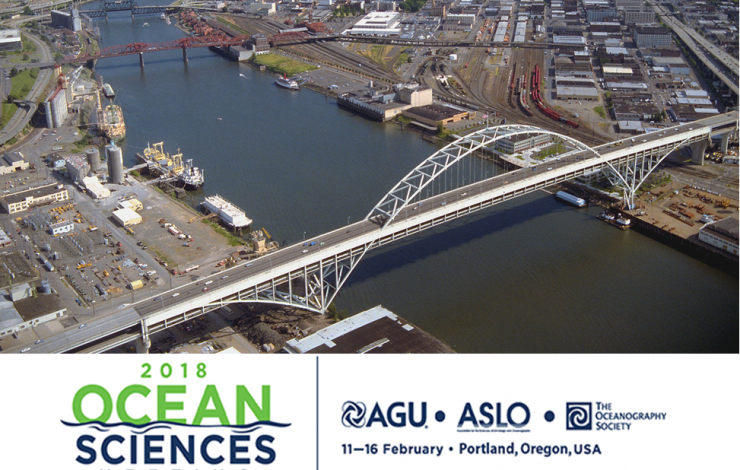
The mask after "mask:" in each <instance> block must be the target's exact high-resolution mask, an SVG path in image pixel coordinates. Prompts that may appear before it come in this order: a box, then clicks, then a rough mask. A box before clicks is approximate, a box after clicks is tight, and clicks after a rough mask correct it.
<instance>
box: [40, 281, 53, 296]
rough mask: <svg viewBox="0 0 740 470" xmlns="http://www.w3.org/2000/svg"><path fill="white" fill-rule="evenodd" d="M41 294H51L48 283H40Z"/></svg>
mask: <svg viewBox="0 0 740 470" xmlns="http://www.w3.org/2000/svg"><path fill="white" fill-rule="evenodd" d="M41 293H42V294H47V295H48V294H51V286H50V285H49V281H46V280H44V281H41Z"/></svg>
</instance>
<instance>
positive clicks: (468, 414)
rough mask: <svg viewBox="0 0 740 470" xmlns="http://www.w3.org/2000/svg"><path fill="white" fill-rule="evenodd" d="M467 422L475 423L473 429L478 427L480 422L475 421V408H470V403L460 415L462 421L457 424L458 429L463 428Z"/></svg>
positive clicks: (466, 404)
mask: <svg viewBox="0 0 740 470" xmlns="http://www.w3.org/2000/svg"><path fill="white" fill-rule="evenodd" d="M466 421H469V422H471V423H473V427H476V428H477V427H478V420H477V419H475V413H473V407H472V406H470V403H465V408H464V409H463V412H462V414H461V415H460V421H458V422H457V427H458V428H459V427H462V425H463V423H465V422H466Z"/></svg>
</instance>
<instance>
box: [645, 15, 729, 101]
mask: <svg viewBox="0 0 740 470" xmlns="http://www.w3.org/2000/svg"><path fill="white" fill-rule="evenodd" d="M648 3H650V4H651V6H652V7H653V9H654V10H655V12H656V14H657V16H658V18H659V19H660V20H662V21H663V22H664V23H665V24H666V25H668V27H670V28H671V29H672V30H673V32H674V33H676V35H678V36H679V37H680V38H681V40H682V41H683V42H684V43H685V44H686V46H687V47H689V48H690V49H691V50H692V51H694V53H695V54H696V56H697V57H699V59H700V60H701V61H702V62H704V64H705V65H706V66H707V68H709V69H710V70H711V71H712V73H714V75H715V76H716V77H717V78H719V79H720V80H721V81H722V82H724V83H725V85H727V86H728V87H729V88H730V90H732V91H733V93H735V95H738V85H737V79H738V76H737V74H738V59H737V57H733V56H732V55H731V54H729V53H728V52H727V51H725V50H724V49H722V48H721V47H719V46H718V45H717V44H714V43H712V42H711V41H709V40H708V39H706V38H705V37H703V36H702V35H701V34H699V33H698V32H696V31H695V30H694V29H693V28H692V27H690V26H688V25H686V24H685V23H683V22H682V21H680V20H679V19H678V18H676V17H675V15H673V14H671V13H670V12H668V11H667V10H666V9H665V8H663V7H662V6H660V5H658V4H657V3H655V2H652V3H651V2H648ZM710 55H711V56H712V57H713V58H714V59H716V60H717V62H718V63H719V64H721V65H722V66H724V69H722V68H720V67H718V66H717V64H716V63H715V62H714V61H713V60H712V57H709V56H710Z"/></svg>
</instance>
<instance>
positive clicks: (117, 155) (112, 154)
mask: <svg viewBox="0 0 740 470" xmlns="http://www.w3.org/2000/svg"><path fill="white" fill-rule="evenodd" d="M105 158H106V160H108V180H109V181H110V182H111V183H113V184H121V183H123V176H124V175H123V152H121V148H120V147H116V144H113V143H112V144H110V145H107V146H106V147H105Z"/></svg>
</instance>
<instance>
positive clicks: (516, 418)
mask: <svg viewBox="0 0 740 470" xmlns="http://www.w3.org/2000/svg"><path fill="white" fill-rule="evenodd" d="M530 417H531V414H530V412H529V407H528V406H527V405H525V404H524V403H521V402H516V403H512V404H511V405H509V406H508V407H507V408H506V409H504V408H503V407H502V406H501V403H496V404H491V403H488V402H484V403H481V405H480V406H479V407H478V413H476V412H475V409H474V408H473V406H472V405H471V404H470V403H466V404H465V407H464V408H463V411H462V413H461V414H460V420H459V421H458V422H457V428H458V430H460V429H462V428H463V427H464V426H465V425H466V424H470V425H472V427H473V428H476V429H477V428H478V427H479V426H480V427H482V428H484V429H488V428H491V427H492V426H494V425H495V426H496V428H507V427H509V426H511V427H513V428H515V429H521V428H523V427H525V426H526V425H527V424H528V423H529V419H530Z"/></svg>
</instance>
